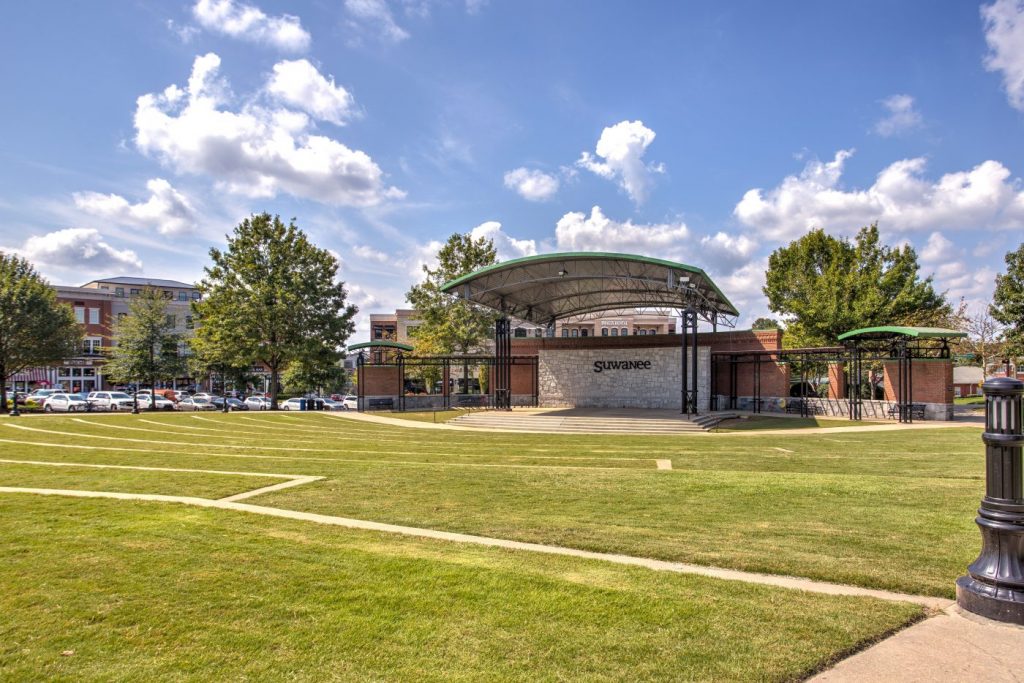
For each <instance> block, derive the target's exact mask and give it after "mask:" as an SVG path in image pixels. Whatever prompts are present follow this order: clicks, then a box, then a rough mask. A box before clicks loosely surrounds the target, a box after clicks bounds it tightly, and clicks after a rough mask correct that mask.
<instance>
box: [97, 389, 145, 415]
mask: <svg viewBox="0 0 1024 683" xmlns="http://www.w3.org/2000/svg"><path fill="white" fill-rule="evenodd" d="M87 400H88V401H89V404H90V405H91V406H92V409H93V410H131V409H132V407H133V406H134V405H135V399H133V398H132V397H131V396H129V395H128V394H126V393H124V392H123V391H90V392H89V397H88V399H87Z"/></svg>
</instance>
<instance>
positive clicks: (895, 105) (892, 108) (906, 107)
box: [875, 95, 921, 137]
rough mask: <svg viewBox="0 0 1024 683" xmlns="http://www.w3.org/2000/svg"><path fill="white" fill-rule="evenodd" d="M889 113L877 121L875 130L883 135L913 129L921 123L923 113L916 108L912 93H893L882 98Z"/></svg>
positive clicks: (897, 133)
mask: <svg viewBox="0 0 1024 683" xmlns="http://www.w3.org/2000/svg"><path fill="white" fill-rule="evenodd" d="M882 106H883V107H884V108H885V109H886V111H887V113H886V115H885V117H884V118H882V119H880V120H879V121H878V122H876V123H875V132H876V133H878V134H879V135H881V136H882V137H892V136H893V135H899V134H901V133H905V132H907V131H910V130H913V129H915V128H917V127H918V126H920V125H921V113H920V112H919V111H917V110H916V109H914V98H913V97H911V96H910V95H892V96H891V97H887V98H885V99H884V100H882Z"/></svg>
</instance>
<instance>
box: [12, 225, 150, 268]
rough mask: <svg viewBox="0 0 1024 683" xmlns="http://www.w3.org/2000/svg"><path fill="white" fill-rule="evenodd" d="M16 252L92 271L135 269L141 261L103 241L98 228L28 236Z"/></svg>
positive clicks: (48, 263)
mask: <svg viewBox="0 0 1024 683" xmlns="http://www.w3.org/2000/svg"><path fill="white" fill-rule="evenodd" d="M11 251H13V252H14V253H16V254H19V255H20V256H22V257H24V258H26V259H28V260H29V261H32V262H33V263H36V264H39V265H43V266H53V267H57V268H73V269H74V270H75V271H78V272H81V271H86V270H87V271H90V272H93V273H113V272H122V271H127V272H135V271H139V270H141V269H142V261H140V260H139V257H138V256H137V255H136V254H135V252H134V251H131V250H130V249H115V248H114V247H112V246H110V245H109V244H107V243H106V242H104V241H103V237H102V236H101V235H100V233H99V231H98V230H93V229H91V228H66V229H64V230H57V231H55V232H51V233H47V234H45V235H35V236H32V237H29V238H28V239H27V240H26V241H25V244H24V245H23V246H21V247H20V248H16V249H12V250H11Z"/></svg>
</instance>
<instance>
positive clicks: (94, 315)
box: [89, 308, 100, 325]
mask: <svg viewBox="0 0 1024 683" xmlns="http://www.w3.org/2000/svg"><path fill="white" fill-rule="evenodd" d="M89 324H90V325H99V324H100V309H98V308H90V309H89Z"/></svg>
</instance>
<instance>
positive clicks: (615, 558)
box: [0, 486, 953, 610]
mask: <svg viewBox="0 0 1024 683" xmlns="http://www.w3.org/2000/svg"><path fill="white" fill-rule="evenodd" d="M0 493H30V494H37V495H49V496H70V497H74V498H113V499H116V500H142V501H152V502H163V503H183V504H185V505H196V506H199V507H205V508H217V509H221V510H236V511H239V512H249V513H253V514H258V515H267V516H270V517H282V518H285V519H296V520H301V521H306V522H314V523H316V524H327V525H331V526H341V527H347V528H350V529H364V530H368V531H380V532H384V533H389V534H402V535H404V536H415V537H418V538H431V539H435V540H441V541H451V542H454V543H471V544H474V545H482V546H490V547H495V548H506V549H509V550H523V551H527V552H535V553H544V554H548V555H564V556H569V557H579V558H583V559H588V560H601V561H604V562H613V563H615V564H622V565H630V566H634V567H644V568H647V569H653V570H656V571H668V572H676V573H679V574H696V575H699V576H709V577H713V578H716V579H725V580H727V581H743V582H746V583H755V584H761V585H765V586H777V587H779V588H792V589H794V590H803V591H808V592H811V593H822V594H826V595H852V596H859V597H871V598H878V599H880V600H889V601H891V602H911V603H914V604H918V605H922V606H924V607H927V608H929V609H932V610H941V609H945V608H947V607H949V606H950V605H951V604H953V601H952V600H949V599H947V598H935V597H930V596H925V595H909V594H906V593H894V592H891V591H884V590H877V589H873V588H861V587H860V586H844V585H841V584H835V583H826V582H824V581H812V580H811V579H801V578H796V577H792V576H775V575H772V574H757V573H753V572H743V571H739V570H735V569H722V568H719V567H703V566H700V565H695V564H685V563H682V562H669V561H666V560H654V559H651V558H646V557H633V556H631V555H618V554H614V553H599V552H594V551H590V550H579V549H576V548H565V547H562V546H554V545H543V544H540V543H526V542H523V541H510V540H507V539H502V538H490V537H488V536H474V535H472V534H459V533H454V532H450V531H437V530H434V529H421V528H417V527H409V526H401V525H398V524H384V523H382V522H368V521H365V520H361V519H350V518H348V517H335V516H332V515H320V514H316V513H312V512H298V511H296V510H283V509H281V508H273V507H266V506H263V505H250V504H247V503H237V502H233V501H230V500H210V499H208V498H194V497H189V496H163V495H156V494H148V493H113V492H108V491H74V490H68V489H38V488H19V487H11V486H0Z"/></svg>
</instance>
